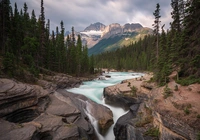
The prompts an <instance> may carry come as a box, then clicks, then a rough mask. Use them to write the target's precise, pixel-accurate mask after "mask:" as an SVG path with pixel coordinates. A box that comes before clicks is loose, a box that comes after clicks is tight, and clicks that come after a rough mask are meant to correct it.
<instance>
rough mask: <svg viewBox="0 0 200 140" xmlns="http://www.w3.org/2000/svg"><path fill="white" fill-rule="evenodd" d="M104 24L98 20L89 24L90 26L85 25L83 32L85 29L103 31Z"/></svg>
mask: <svg viewBox="0 0 200 140" xmlns="http://www.w3.org/2000/svg"><path fill="white" fill-rule="evenodd" d="M105 27H106V26H105V25H104V24H102V23H100V22H96V23H94V24H90V26H88V27H86V28H85V30H84V31H85V32H87V31H92V30H93V31H103V30H104V29H105Z"/></svg>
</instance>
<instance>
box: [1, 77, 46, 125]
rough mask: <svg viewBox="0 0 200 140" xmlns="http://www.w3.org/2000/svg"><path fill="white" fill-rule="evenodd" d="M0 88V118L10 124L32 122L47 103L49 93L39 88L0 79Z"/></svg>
mask: <svg viewBox="0 0 200 140" xmlns="http://www.w3.org/2000/svg"><path fill="white" fill-rule="evenodd" d="M0 87H1V88H0V117H1V118H4V119H5V120H8V121H10V122H17V123H18V122H20V123H23V122H28V121H31V120H33V119H34V118H35V117H37V116H38V115H39V114H40V113H42V112H44V110H45V108H46V106H47V104H48V101H49V97H48V94H49V92H48V91H46V90H44V89H43V88H42V87H40V86H36V85H29V84H23V83H20V82H17V81H14V80H9V79H0ZM38 105H40V106H38Z"/></svg>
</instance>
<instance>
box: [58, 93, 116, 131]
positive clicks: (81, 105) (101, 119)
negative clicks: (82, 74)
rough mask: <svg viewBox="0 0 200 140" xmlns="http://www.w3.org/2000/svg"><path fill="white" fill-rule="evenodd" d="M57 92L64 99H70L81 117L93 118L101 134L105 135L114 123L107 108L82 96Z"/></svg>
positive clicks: (111, 114)
mask: <svg viewBox="0 0 200 140" xmlns="http://www.w3.org/2000/svg"><path fill="white" fill-rule="evenodd" d="M58 92H59V93H61V94H62V95H63V96H64V97H65V98H70V99H72V102H73V103H74V104H75V106H76V107H77V108H78V109H79V110H80V111H81V116H83V117H85V118H88V115H87V114H90V115H91V116H92V117H94V119H95V120H97V122H98V125H99V128H100V132H101V133H105V131H106V130H107V129H108V128H109V127H110V126H111V125H112V124H113V123H114V122H113V113H112V111H111V110H110V109H109V108H107V107H105V106H103V105H101V104H97V103H95V102H93V101H92V100H90V99H88V98H86V97H85V96H83V95H79V94H72V93H69V92H66V91H65V90H58Z"/></svg>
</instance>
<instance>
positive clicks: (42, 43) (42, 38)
mask: <svg viewBox="0 0 200 140" xmlns="http://www.w3.org/2000/svg"><path fill="white" fill-rule="evenodd" d="M43 4H44V3H43V0H41V12H40V18H39V24H40V56H39V58H40V66H42V67H45V66H46V44H45V43H46V41H45V40H46V39H45V15H44V6H43Z"/></svg>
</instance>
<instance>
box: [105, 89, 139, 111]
mask: <svg viewBox="0 0 200 140" xmlns="http://www.w3.org/2000/svg"><path fill="white" fill-rule="evenodd" d="M103 96H104V98H105V102H106V103H108V104H115V105H121V106H125V107H127V106H128V107H129V106H131V105H133V104H138V103H140V101H139V100H138V99H137V98H132V97H128V96H126V95H123V93H120V91H117V90H111V89H110V88H109V87H106V88H104V91H103Z"/></svg>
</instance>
